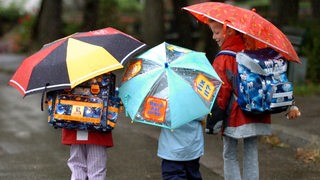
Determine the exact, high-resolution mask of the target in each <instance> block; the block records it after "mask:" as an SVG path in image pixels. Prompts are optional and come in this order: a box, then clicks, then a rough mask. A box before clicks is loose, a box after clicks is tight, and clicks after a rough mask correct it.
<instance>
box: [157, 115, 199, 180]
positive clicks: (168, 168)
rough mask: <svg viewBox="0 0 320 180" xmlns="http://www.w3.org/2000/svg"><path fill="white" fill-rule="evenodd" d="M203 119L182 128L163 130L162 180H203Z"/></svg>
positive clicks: (160, 146) (161, 151) (161, 143)
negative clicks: (201, 159) (201, 166)
mask: <svg viewBox="0 0 320 180" xmlns="http://www.w3.org/2000/svg"><path fill="white" fill-rule="evenodd" d="M201 121H202V119H196V120H193V121H191V122H189V123H187V124H185V125H182V126H181V127H179V128H177V129H174V130H170V129H166V128H162V129H161V133H160V137H159V141H158V156H159V157H160V158H162V165H161V168H162V179H163V180H169V179H170V180H171V179H181V180H182V179H183V180H189V179H190V180H191V179H192V180H201V179H202V178H201V173H200V171H199V168H200V163H199V160H200V157H201V156H202V155H203V153H204V138H203V131H202V124H201Z"/></svg>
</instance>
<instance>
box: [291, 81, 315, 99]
mask: <svg viewBox="0 0 320 180" xmlns="http://www.w3.org/2000/svg"><path fill="white" fill-rule="evenodd" d="M294 94H295V95H297V96H313V95H320V85H319V84H313V83H311V84H305V85H295V86H294Z"/></svg>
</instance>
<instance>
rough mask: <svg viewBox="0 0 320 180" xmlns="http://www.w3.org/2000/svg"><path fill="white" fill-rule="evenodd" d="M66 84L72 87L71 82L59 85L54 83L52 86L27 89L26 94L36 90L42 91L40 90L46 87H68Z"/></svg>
mask: <svg viewBox="0 0 320 180" xmlns="http://www.w3.org/2000/svg"><path fill="white" fill-rule="evenodd" d="M66 86H69V87H70V84H57V85H52V86H46V87H45V86H44V87H39V88H34V89H30V90H28V91H25V92H26V94H29V93H32V92H34V91H40V90H44V89H45V88H47V89H50V88H55V87H66Z"/></svg>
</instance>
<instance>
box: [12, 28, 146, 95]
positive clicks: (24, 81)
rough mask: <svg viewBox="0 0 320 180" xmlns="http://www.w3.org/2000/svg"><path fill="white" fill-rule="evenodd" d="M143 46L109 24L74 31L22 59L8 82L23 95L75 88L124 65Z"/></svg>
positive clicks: (143, 45)
mask: <svg viewBox="0 0 320 180" xmlns="http://www.w3.org/2000/svg"><path fill="white" fill-rule="evenodd" d="M143 47H145V44H144V43H142V42H140V41H139V40H137V39H135V38H133V37H131V36H130V35H128V34H125V33H123V32H121V31H119V30H116V29H114V28H111V27H108V28H104V29H100V30H95V31H89V32H80V33H75V34H72V35H70V36H68V37H65V38H62V39H59V40H56V41H54V42H52V43H49V44H47V45H44V46H43V48H42V49H40V50H39V51H38V52H36V53H35V54H33V55H31V56H29V57H27V58H26V59H25V60H23V62H22V64H21V65H20V66H19V67H18V69H17V70H16V72H15V73H14V75H13V77H12V78H11V80H10V82H9V84H10V85H11V86H13V87H15V88H17V89H18V90H19V91H20V93H21V94H22V95H23V96H26V95H29V94H32V93H39V92H44V90H47V91H51V90H59V89H70V88H74V87H75V86H77V85H79V84H80V83H82V82H84V81H87V80H89V79H91V78H93V77H95V76H98V75H101V74H104V73H107V72H109V71H112V70H115V69H119V68H123V65H124V64H125V63H126V61H127V60H128V59H130V58H131V57H132V55H134V53H136V52H138V51H139V50H141V49H142V48H143Z"/></svg>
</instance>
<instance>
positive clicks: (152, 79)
mask: <svg viewBox="0 0 320 180" xmlns="http://www.w3.org/2000/svg"><path fill="white" fill-rule="evenodd" d="M220 86H221V80H220V78H219V77H218V75H217V74H216V72H215V70H214V69H213V68H212V66H211V64H210V63H209V61H208V59H207V58H206V56H205V54H204V53H202V52H197V51H192V50H189V49H186V48H183V47H179V46H175V45H171V44H168V43H166V42H163V43H162V44H159V45H157V46H155V47H153V48H151V49H149V50H148V51H146V52H144V53H143V54H141V55H140V56H138V57H137V58H135V59H134V61H132V63H131V64H130V65H129V66H128V67H127V69H126V71H125V74H124V76H123V79H122V83H121V86H120V88H119V96H120V98H121V99H122V102H123V104H124V106H125V108H126V112H127V113H128V114H129V116H130V117H131V119H132V120H133V121H136V122H141V123H146V124H150V125H155V126H160V127H165V128H169V129H175V128H177V127H179V126H181V125H183V124H185V123H187V122H190V121H192V120H194V119H196V118H200V117H202V116H204V115H206V114H209V112H210V109H211V107H212V104H213V102H214V100H215V98H216V95H217V93H218V91H219V89H220Z"/></svg>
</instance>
